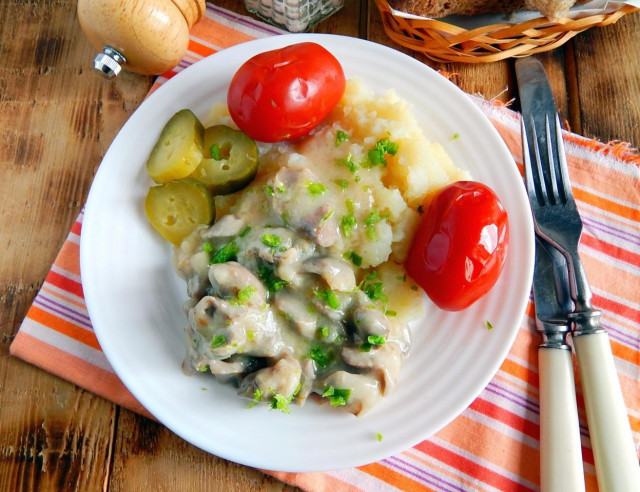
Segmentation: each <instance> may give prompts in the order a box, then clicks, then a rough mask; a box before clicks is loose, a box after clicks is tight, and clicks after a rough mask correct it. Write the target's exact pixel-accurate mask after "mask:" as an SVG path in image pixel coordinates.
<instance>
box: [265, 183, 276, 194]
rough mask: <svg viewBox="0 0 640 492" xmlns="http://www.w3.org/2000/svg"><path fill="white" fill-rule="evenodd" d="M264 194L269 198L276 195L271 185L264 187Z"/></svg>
mask: <svg viewBox="0 0 640 492" xmlns="http://www.w3.org/2000/svg"><path fill="white" fill-rule="evenodd" d="M264 192H265V193H266V194H267V195H269V196H275V195H276V193H275V191H273V186H271V185H264Z"/></svg>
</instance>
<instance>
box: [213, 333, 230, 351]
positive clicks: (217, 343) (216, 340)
mask: <svg viewBox="0 0 640 492" xmlns="http://www.w3.org/2000/svg"><path fill="white" fill-rule="evenodd" d="M225 343H227V337H225V336H224V335H216V336H215V337H213V338H212V339H211V344H210V345H209V346H210V347H211V348H212V349H215V348H218V347H222V346H223V345H224V344H225Z"/></svg>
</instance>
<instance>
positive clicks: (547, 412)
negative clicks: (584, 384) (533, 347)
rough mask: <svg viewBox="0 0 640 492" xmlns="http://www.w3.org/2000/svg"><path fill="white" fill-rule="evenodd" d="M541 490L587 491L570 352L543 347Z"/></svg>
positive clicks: (541, 378)
mask: <svg viewBox="0 0 640 492" xmlns="http://www.w3.org/2000/svg"><path fill="white" fill-rule="evenodd" d="M538 363H539V375H540V490H541V491H542V492H556V491H558V492H573V491H581V490H582V491H583V490H585V484H584V471H583V467H582V448H581V444H580V424H579V421H578V407H577V405H576V388H575V383H574V378H573V362H572V360H571V350H564V349H559V348H547V347H540V348H539V349H538Z"/></svg>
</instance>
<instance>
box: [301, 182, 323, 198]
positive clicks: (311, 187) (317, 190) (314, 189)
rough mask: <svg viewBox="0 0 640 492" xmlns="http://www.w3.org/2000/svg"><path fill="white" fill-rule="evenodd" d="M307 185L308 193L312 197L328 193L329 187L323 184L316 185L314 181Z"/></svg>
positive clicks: (306, 183)
mask: <svg viewBox="0 0 640 492" xmlns="http://www.w3.org/2000/svg"><path fill="white" fill-rule="evenodd" d="M305 185H306V186H307V191H309V194H310V195H311V196H320V195H322V194H323V193H324V192H325V191H327V187H326V186H325V185H323V184H322V183H314V182H312V181H306V182H305Z"/></svg>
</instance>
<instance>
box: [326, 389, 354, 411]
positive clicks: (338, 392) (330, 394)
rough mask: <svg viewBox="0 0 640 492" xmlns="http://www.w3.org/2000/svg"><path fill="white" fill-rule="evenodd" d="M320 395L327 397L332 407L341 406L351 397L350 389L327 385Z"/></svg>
mask: <svg viewBox="0 0 640 492" xmlns="http://www.w3.org/2000/svg"><path fill="white" fill-rule="evenodd" d="M322 396H323V397H324V398H329V402H330V403H331V406H332V407H343V406H345V405H346V404H347V403H348V402H349V398H351V389H350V388H334V387H333V386H328V387H327V388H325V390H324V392H323V393H322Z"/></svg>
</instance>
